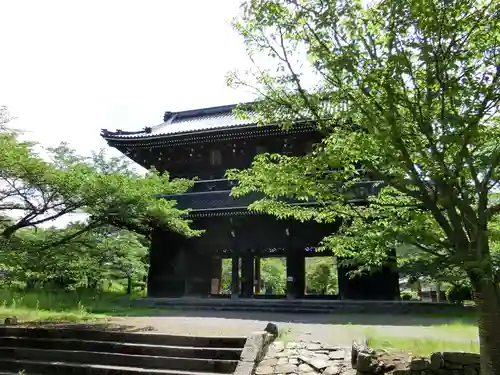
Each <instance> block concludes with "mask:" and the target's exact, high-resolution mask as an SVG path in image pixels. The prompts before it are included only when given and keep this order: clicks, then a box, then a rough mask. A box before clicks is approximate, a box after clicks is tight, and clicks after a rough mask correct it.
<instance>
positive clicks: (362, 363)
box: [355, 352, 376, 372]
mask: <svg viewBox="0 0 500 375" xmlns="http://www.w3.org/2000/svg"><path fill="white" fill-rule="evenodd" d="M375 365H376V364H375V363H374V358H373V356H372V355H371V354H369V353H366V352H359V353H358V355H357V357H356V367H355V368H356V370H358V371H359V372H371V371H372V370H373V369H374V368H375Z"/></svg>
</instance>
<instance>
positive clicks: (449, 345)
mask: <svg viewBox="0 0 500 375" xmlns="http://www.w3.org/2000/svg"><path fill="white" fill-rule="evenodd" d="M367 340H368V346H369V347H371V348H373V349H376V350H384V351H388V352H404V353H409V354H411V355H415V356H429V355H431V354H432V353H434V352H445V351H447V352H472V353H479V343H478V342H477V341H450V340H439V339H425V338H403V337H389V336H381V335H373V336H368V337H367Z"/></svg>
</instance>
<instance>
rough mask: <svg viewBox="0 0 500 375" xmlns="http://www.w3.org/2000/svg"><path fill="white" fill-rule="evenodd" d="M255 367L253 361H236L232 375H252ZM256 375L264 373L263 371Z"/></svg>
mask: <svg viewBox="0 0 500 375" xmlns="http://www.w3.org/2000/svg"><path fill="white" fill-rule="evenodd" d="M254 369H255V363H253V362H242V361H240V362H238V365H237V366H236V370H235V371H234V375H252V374H253V372H254ZM258 375H266V374H264V373H260V374H258Z"/></svg>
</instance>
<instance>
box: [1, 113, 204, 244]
mask: <svg viewBox="0 0 500 375" xmlns="http://www.w3.org/2000/svg"><path fill="white" fill-rule="evenodd" d="M8 121H9V118H8V114H7V112H6V111H5V110H1V111H0V126H1V129H0V147H1V149H2V152H1V153H0V213H1V214H2V217H7V216H8V217H9V218H10V219H11V220H10V221H4V220H2V221H3V225H2V231H1V235H2V237H3V239H4V240H9V239H11V237H12V236H13V235H14V234H15V233H16V232H17V231H18V230H20V229H23V228H29V227H37V226H39V225H41V224H43V223H47V222H50V221H52V220H54V219H57V218H60V217H62V216H64V215H67V214H69V213H78V212H79V213H84V214H88V215H89V216H90V218H89V219H88V220H87V226H85V227H82V228H81V232H75V233H72V236H78V235H79V234H81V233H84V232H85V231H87V230H90V229H94V228H98V227H102V226H107V225H113V226H114V227H116V228H121V229H129V230H133V231H135V232H137V233H141V234H145V235H149V234H150V232H151V230H152V228H154V227H155V226H164V227H167V228H169V229H171V230H173V231H176V232H179V233H181V234H184V235H187V236H193V235H197V234H199V231H194V230H191V228H190V227H189V221H188V220H186V212H185V211H182V210H179V209H177V208H176V207H175V205H176V202H175V201H172V200H170V201H169V200H165V199H157V198H156V194H159V193H167V194H168V193H179V192H183V191H185V190H186V189H187V188H188V187H189V186H190V185H191V184H192V181H189V180H183V179H177V180H170V179H169V175H168V173H164V174H159V173H157V172H156V171H154V170H153V171H150V172H148V173H146V174H145V175H140V174H138V173H136V172H134V171H133V170H132V168H131V167H130V164H129V163H127V162H125V160H124V159H123V158H107V157H106V155H105V153H104V152H103V151H101V152H99V153H93V154H92V155H91V156H90V157H84V156H81V155H78V154H76V152H75V151H74V150H73V149H71V148H70V147H69V146H68V145H67V144H65V143H63V144H61V145H60V146H58V147H55V148H48V149H43V148H42V147H40V145H37V144H36V143H32V142H21V141H20V140H19V139H18V134H17V133H16V132H13V131H10V130H9V129H7V127H6V126H7V125H6V124H7V123H8ZM36 148H38V149H41V150H42V151H43V152H44V154H45V158H42V157H41V156H40V155H39V154H38V153H37V152H36ZM7 224H8V225H7Z"/></svg>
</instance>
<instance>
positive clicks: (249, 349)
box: [240, 332, 267, 362]
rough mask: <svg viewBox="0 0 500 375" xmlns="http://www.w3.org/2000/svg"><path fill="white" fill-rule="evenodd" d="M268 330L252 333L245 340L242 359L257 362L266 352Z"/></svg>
mask: <svg viewBox="0 0 500 375" xmlns="http://www.w3.org/2000/svg"><path fill="white" fill-rule="evenodd" d="M266 335H267V334H266V332H256V333H254V334H252V335H250V336H249V337H248V338H247V341H246V342H245V346H244V347H243V350H242V352H241V356H240V359H241V361H244V362H256V361H257V360H260V358H259V357H260V356H261V355H263V354H264V353H263V352H264V347H265V339H266Z"/></svg>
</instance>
